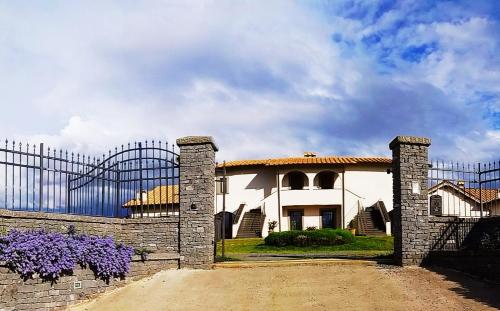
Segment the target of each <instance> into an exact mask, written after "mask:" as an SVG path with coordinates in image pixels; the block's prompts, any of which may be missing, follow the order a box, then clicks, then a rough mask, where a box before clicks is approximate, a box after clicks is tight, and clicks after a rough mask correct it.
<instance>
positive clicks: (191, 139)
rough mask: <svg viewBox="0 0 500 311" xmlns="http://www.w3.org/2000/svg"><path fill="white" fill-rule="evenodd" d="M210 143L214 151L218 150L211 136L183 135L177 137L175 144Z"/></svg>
mask: <svg viewBox="0 0 500 311" xmlns="http://www.w3.org/2000/svg"><path fill="white" fill-rule="evenodd" d="M207 144H210V145H212V147H213V148H214V150H215V151H219V148H218V147H217V145H216V144H215V141H214V138H213V137H212V136H185V137H181V138H178V139H177V146H179V147H181V146H191V145H207Z"/></svg>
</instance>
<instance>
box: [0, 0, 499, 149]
mask: <svg viewBox="0 0 500 311" xmlns="http://www.w3.org/2000/svg"><path fill="white" fill-rule="evenodd" d="M41 5H45V6H51V7H48V8H47V7H45V8H43V7H36V6H24V7H23V6H21V5H18V4H16V3H13V2H11V3H2V4H0V43H1V44H0V94H2V97H1V104H0V105H1V106H2V110H3V114H2V119H1V120H2V122H0V131H2V132H3V134H4V135H7V136H9V137H14V136H15V137H20V138H22V139H29V140H31V141H33V142H38V141H42V140H43V141H45V142H46V143H48V144H51V145H54V146H57V147H65V148H70V149H72V150H75V151H78V152H90V153H99V152H102V151H106V150H107V149H108V148H109V147H113V146H114V145H116V144H121V143H125V142H128V141H130V140H139V139H162V140H165V139H169V140H170V141H173V140H174V139H175V138H176V137H179V136H183V135H192V134H199V135H213V136H214V137H215V139H216V141H217V142H218V144H219V145H220V147H221V152H220V154H219V158H220V159H224V158H225V159H234V158H245V157H268V156H278V155H292V154H300V153H301V152H302V151H304V150H315V151H319V152H320V153H353V154H363V155H367V154H388V153H389V151H388V149H387V144H388V142H389V141H390V140H391V139H392V136H395V135H397V134H405V133H408V132H411V133H410V134H420V133H422V134H423V135H433V136H436V137H437V142H439V143H440V144H442V146H441V147H440V146H438V145H436V147H435V148H436V150H446V152H448V151H449V152H450V153H449V154H453V151H460V152H462V153H463V154H464V155H469V156H476V155H477V157H478V156H479V155H480V156H483V155H484V156H486V155H491V154H493V153H494V152H497V151H498V148H495V147H491V146H490V144H492V143H494V142H495V141H498V131H495V130H493V129H491V128H489V127H488V125H486V123H485V122H484V121H482V120H481V119H480V118H479V117H471V120H468V121H466V122H462V121H460V122H462V123H460V122H456V124H454V123H453V122H455V120H456V119H457V118H460V117H468V116H469V110H468V108H467V103H468V100H469V99H470V98H473V97H474V96H476V97H477V95H473V93H474V91H489V92H499V91H500V90H499V85H500V83H498V82H499V81H500V77H499V73H498V68H500V67H499V66H492V64H498V56H496V55H497V54H498V53H495V52H498V39H495V37H494V36H493V34H492V32H493V28H494V24H492V22H491V21H490V20H488V19H486V18H471V19H467V20H460V21H458V22H434V23H423V22H422V23H421V22H415V23H414V24H412V25H410V26H408V27H406V28H403V29H400V30H399V31H393V36H389V37H384V38H383V40H382V41H381V44H384V45H385V46H391V47H392V48H393V50H394V51H393V53H394V55H392V56H391V59H392V60H394V61H395V62H396V64H397V68H396V69H395V70H394V71H393V72H391V73H390V74H380V73H378V70H377V67H378V66H379V64H378V63H377V62H378V59H377V57H375V56H374V54H371V52H370V51H366V50H364V49H362V48H360V45H361V43H360V42H361V40H362V39H363V37H364V36H368V35H370V34H374V33H377V32H380V31H386V30H387V29H390V28H391V27H392V25H393V24H394V23H397V22H399V21H400V20H401V19H402V17H404V16H405V14H406V12H407V11H405V10H409V8H399V9H398V8H395V9H394V10H391V11H388V12H386V13H385V14H383V15H382V17H381V18H380V20H378V22H376V23H373V24H367V23H366V21H360V20H356V19H354V18H351V17H348V16H347V15H345V14H342V16H340V15H335V14H334V13H335V12H336V11H335V10H334V13H331V14H333V15H334V16H325V15H324V14H322V13H321V12H319V11H318V10H317V8H311V7H307V6H304V5H301V4H298V3H294V2H290V1H273V2H266V3H263V2H254V1H242V2H231V1H217V2H215V1H214V2H212V1H209V2H194V1H193V2H181V1H179V2H170V3H165V2H163V1H153V2H149V3H148V5H143V4H138V3H133V2H130V3H124V2H122V3H120V4H119V5H118V4H113V3H111V2H94V3H77V2H61V3H58V4H41ZM358 6H362V4H361V3H360V4H359V5H358ZM375 11H376V10H375V8H371V9H370V13H369V14H368V15H369V16H371V18H373V16H374V14H375V13H374V12H375ZM335 33H341V34H342V38H343V40H344V41H342V42H334V41H333V40H332V35H333V34H335ZM391 40H392V42H391ZM432 41H437V42H438V43H439V46H440V48H439V49H438V50H436V51H434V52H432V53H431V54H430V55H428V56H427V58H425V59H424V60H423V61H422V62H420V63H418V64H413V65H410V64H407V63H405V62H404V61H402V60H401V59H399V56H398V55H397V53H399V52H401V50H403V49H404V48H405V47H406V46H409V45H417V44H424V43H427V42H432ZM346 42H347V43H346ZM471 46H473V47H474V48H472V49H470V51H469V49H467V48H468V47H471ZM495 62H497V63H495ZM398 66H399V67H398ZM408 68H409V69H408ZM476 97H474V98H476ZM448 109H451V110H454V111H452V112H451V113H448V111H445V110H448ZM478 109H483V108H478ZM447 113H448V114H447ZM402 114H404V115H402ZM479 115H480V113H478V116H479ZM443 120H444V121H446V122H444V121H443ZM401 131H404V132H401ZM446 131H448V132H446ZM473 131H476V132H478V133H479V134H478V136H477V135H476V136H475V135H472V134H469V133H468V132H471V133H472V132H473ZM481 135H482V136H481ZM456 137H459V138H456ZM480 137H483V138H480ZM464 141H467V143H464ZM469 141H475V142H484V143H477V144H471V143H469ZM384 146H385V148H384ZM464 146H469V147H467V148H469V149H464V150H462V149H463V148H464ZM437 148H439V149H437ZM473 148H474V149H480V150H485V152H476V151H475V150H473ZM488 150H490V151H488ZM438 153H439V154H445V152H441V151H440V152H438Z"/></svg>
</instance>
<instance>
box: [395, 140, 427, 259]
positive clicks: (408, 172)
mask: <svg viewBox="0 0 500 311" xmlns="http://www.w3.org/2000/svg"><path fill="white" fill-rule="evenodd" d="M430 144H431V141H430V139H428V138H424V137H413V136H398V137H396V138H395V139H394V140H393V141H392V142H391V143H390V145H389V147H390V148H391V150H392V178H393V192H394V198H393V202H394V203H393V204H394V212H393V213H394V219H393V222H394V225H393V228H394V232H393V235H394V260H395V261H396V263H398V264H400V265H403V266H408V265H421V264H422V261H423V260H424V258H425V256H426V255H427V253H428V250H429V238H428V235H429V230H428V229H429V228H428V226H429V224H428V218H429V215H428V203H427V171H428V163H429V161H428V149H429V146H430Z"/></svg>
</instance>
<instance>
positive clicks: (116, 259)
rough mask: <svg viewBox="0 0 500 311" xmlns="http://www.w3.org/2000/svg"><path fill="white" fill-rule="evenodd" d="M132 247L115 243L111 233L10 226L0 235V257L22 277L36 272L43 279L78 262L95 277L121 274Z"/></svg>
mask: <svg viewBox="0 0 500 311" xmlns="http://www.w3.org/2000/svg"><path fill="white" fill-rule="evenodd" d="M132 255H133V249H132V248H131V247H128V246H125V245H123V244H116V243H115V241H114V240H113V238H111V237H98V236H89V235H84V234H82V235H77V234H76V233H75V232H74V230H73V232H71V230H70V231H69V234H68V235H64V234H61V233H51V232H46V231H44V230H37V231H18V230H11V231H9V233H8V234H7V235H5V236H2V237H0V260H2V261H5V262H6V264H7V266H8V267H9V268H10V269H11V270H12V271H15V272H17V273H19V274H20V275H21V276H22V277H23V278H25V279H28V278H30V277H32V276H33V275H35V274H38V275H40V277H41V278H42V279H44V280H50V281H55V280H57V278H59V276H61V275H64V274H71V273H72V270H73V269H74V267H75V266H76V265H77V264H79V265H80V266H82V267H89V268H90V269H91V270H92V271H93V272H94V274H95V276H96V277H97V278H100V279H102V280H105V281H109V279H110V278H111V277H120V278H123V277H125V275H126V274H127V273H128V271H129V266H130V261H131V259H132Z"/></svg>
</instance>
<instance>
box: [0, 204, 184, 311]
mask: <svg viewBox="0 0 500 311" xmlns="http://www.w3.org/2000/svg"><path fill="white" fill-rule="evenodd" d="M71 225H73V226H74V227H75V229H76V232H77V234H83V233H85V234H89V235H99V236H112V237H113V238H114V240H115V241H117V242H123V243H124V244H126V245H128V246H132V247H134V248H146V249H147V250H149V251H152V252H153V253H152V254H150V255H149V256H148V260H146V261H145V262H142V261H141V260H140V258H139V257H138V256H134V259H133V261H132V263H131V269H130V273H129V275H128V276H127V278H126V279H124V280H119V279H113V280H110V282H109V284H106V282H104V281H102V280H100V279H96V278H95V277H94V274H93V272H92V271H91V270H89V269H81V268H79V267H78V268H76V269H75V270H74V271H73V275H72V276H63V277H61V278H60V279H59V280H58V281H57V283H55V284H51V283H50V282H42V280H41V279H39V278H35V279H29V280H27V281H24V280H23V279H22V278H21V277H20V276H19V274H17V273H14V272H11V271H9V269H8V268H7V267H6V266H5V265H2V264H1V263H0V310H36V309H40V310H50V309H61V308H64V307H66V306H67V305H69V304H72V303H75V302H77V301H79V300H82V299H86V298H89V297H92V296H93V295H96V294H98V293H102V292H104V291H105V290H108V289H113V288H116V287H118V286H122V285H124V284H126V283H127V282H129V281H131V280H137V279H140V278H143V277H145V276H149V275H152V274H154V273H156V272H158V271H161V270H164V269H177V268H178V267H179V266H180V262H181V259H182V258H181V256H180V255H179V222H178V218H177V217H165V218H143V219H115V218H104V217H90V216H77V215H63V214H52V213H39V212H19V211H9V210H2V209H0V230H1V231H0V232H1V233H7V231H8V230H11V229H17V230H33V229H45V230H47V231H51V232H61V233H67V231H68V228H69V226H71ZM186 247H189V245H186ZM78 281H81V285H82V288H81V289H78V288H75V286H74V285H75V284H74V283H75V282H78Z"/></svg>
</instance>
